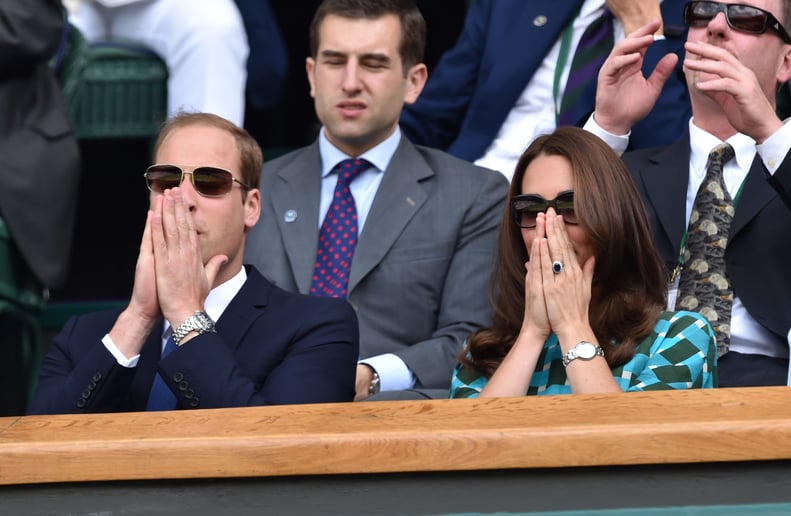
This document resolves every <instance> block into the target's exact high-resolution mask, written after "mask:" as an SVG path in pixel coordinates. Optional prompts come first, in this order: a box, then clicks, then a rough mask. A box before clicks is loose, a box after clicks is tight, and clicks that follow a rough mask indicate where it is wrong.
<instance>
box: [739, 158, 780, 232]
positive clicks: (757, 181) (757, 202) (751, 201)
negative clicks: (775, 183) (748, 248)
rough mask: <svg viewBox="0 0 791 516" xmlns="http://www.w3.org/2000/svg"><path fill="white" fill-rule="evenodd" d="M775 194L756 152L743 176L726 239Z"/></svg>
mask: <svg viewBox="0 0 791 516" xmlns="http://www.w3.org/2000/svg"><path fill="white" fill-rule="evenodd" d="M776 196H777V192H776V191H775V190H774V188H772V186H771V185H770V184H769V181H768V180H767V179H766V168H764V164H763V162H762V161H761V157H760V156H759V155H758V154H756V155H755V158H754V159H753V163H752V165H751V166H750V171H749V172H748V173H747V177H745V178H744V186H743V187H742V193H741V196H740V197H739V200H738V202H737V204H736V211H735V213H734V215H733V222H731V230H730V233H729V235H728V241H729V242H731V241H733V238H734V237H735V236H736V235H738V234H739V232H740V231H741V230H742V229H743V228H744V227H745V226H746V225H747V223H748V222H750V220H752V219H753V217H755V216H756V215H758V212H760V211H761V210H762V209H763V208H764V206H766V205H767V204H769V202H771V201H772V199H774V198H775V197H776Z"/></svg>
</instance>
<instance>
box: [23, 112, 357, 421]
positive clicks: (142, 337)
mask: <svg viewBox="0 0 791 516" xmlns="http://www.w3.org/2000/svg"><path fill="white" fill-rule="evenodd" d="M154 158H155V163H157V164H156V165H153V166H151V167H149V168H148V170H147V171H146V173H145V179H146V184H147V185H148V188H149V190H150V191H151V195H150V203H151V205H150V210H149V212H148V216H147V219H146V224H145V229H144V231H143V239H142V242H141V245H140V254H139V256H138V261H137V266H136V269H135V282H134V287H133V290H132V298H131V300H130V301H129V305H128V306H127V307H126V308H125V309H123V310H121V311H120V313H119V311H108V312H100V313H95V314H89V315H84V316H79V317H76V318H72V319H71V320H70V321H69V322H67V323H66V325H65V326H64V328H63V330H62V332H61V333H60V334H59V335H58V336H57V337H56V338H55V340H54V342H53V344H52V345H51V346H50V349H49V351H48V352H47V354H46V356H45V357H44V360H43V363H42V366H41V371H40V377H39V384H38V389H37V392H36V394H35V396H34V399H33V401H32V403H31V405H30V407H29V412H30V413H35V414H39V413H64V412H75V413H82V412H118V411H139V410H172V409H192V408H221V407H239V406H249V405H272V404H289V403H319V402H339V401H351V399H352V398H353V396H354V372H355V367H356V364H357V353H358V330H357V322H356V318H355V314H354V311H353V310H352V308H351V307H350V306H349V305H348V303H346V302H345V301H341V300H337V299H321V298H312V297H308V296H302V295H298V294H293V293H289V292H285V291H283V290H281V289H279V288H277V287H275V286H274V285H272V284H271V283H270V282H269V281H267V280H266V279H265V278H264V277H263V276H261V274H259V273H258V271H257V270H256V269H255V267H252V266H249V265H247V266H243V264H242V255H243V251H244V244H245V239H246V236H247V231H248V229H249V228H250V227H252V226H253V225H254V224H255V223H256V221H257V220H258V217H259V214H260V206H261V194H260V192H259V190H258V189H257V188H254V187H251V186H250V185H256V184H258V181H259V177H260V173H261V166H262V161H263V160H262V156H261V150H260V148H259V147H258V145H257V144H256V143H255V140H253V139H252V137H251V136H250V135H249V134H248V133H247V132H246V131H244V130H243V129H240V128H239V127H237V126H235V125H234V124H232V123H231V122H229V121H227V120H225V119H223V118H220V117H218V116H216V115H211V114H202V113H196V114H181V115H177V116H176V117H174V118H172V119H170V120H169V121H168V122H166V124H165V126H164V127H163V129H162V131H161V133H160V136H159V139H158V140H157V143H156V146H155V150H154Z"/></svg>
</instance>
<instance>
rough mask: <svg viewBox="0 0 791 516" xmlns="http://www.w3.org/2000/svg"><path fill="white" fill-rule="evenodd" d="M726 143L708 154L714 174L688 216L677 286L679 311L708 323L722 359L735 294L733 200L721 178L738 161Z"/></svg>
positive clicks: (709, 176)
mask: <svg viewBox="0 0 791 516" xmlns="http://www.w3.org/2000/svg"><path fill="white" fill-rule="evenodd" d="M733 156H734V151H733V147H731V146H730V145H729V144H727V143H722V144H720V145H717V146H716V147H715V148H714V150H713V151H711V154H709V168H708V170H707V171H706V177H705V178H704V179H703V183H701V185H700V188H699V189H698V194H697V196H696V197H695V204H694V205H693V206H692V213H691V214H690V216H689V228H688V229H687V244H686V247H685V249H684V268H683V270H682V271H681V278H680V280H679V286H678V298H679V300H680V301H679V306H680V307H681V308H683V309H685V310H692V311H696V312H699V313H700V314H701V315H703V316H704V317H706V319H708V320H709V322H710V323H711V325H712V327H713V328H714V332H715V334H716V337H717V355H718V356H722V355H724V354H725V353H727V352H728V345H729V343H730V334H731V326H730V324H731V307H732V306H733V289H732V288H731V283H730V280H729V279H728V272H727V270H726V268H725V248H726V247H727V245H728V232H729V231H730V227H731V220H733V213H734V208H733V200H732V199H731V196H730V194H728V190H727V188H726V187H725V182H724V181H723V178H722V167H723V166H724V165H725V163H727V162H728V161H730V160H731V159H733Z"/></svg>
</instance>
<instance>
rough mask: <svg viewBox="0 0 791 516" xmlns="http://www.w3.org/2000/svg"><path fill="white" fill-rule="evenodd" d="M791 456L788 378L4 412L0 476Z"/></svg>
mask: <svg viewBox="0 0 791 516" xmlns="http://www.w3.org/2000/svg"><path fill="white" fill-rule="evenodd" d="M788 459H791V389H789V388H785V387H773V388H751V389H718V390H695V391H675V392H653V393H629V394H619V395H578V396H552V397H542V398H534V397H531V398H501V399H490V400H436V401H419V402H418V401H401V402H375V403H354V404H352V403H347V404H324V405H298V406H297V405H295V406H279V407H258V408H244V409H222V410H196V411H175V412H160V413H126V414H97V415H58V416H27V417H16V418H0V484H5V485H8V484H35V483H44V482H83V481H93V480H139V479H199V478H223V477H226V478H230V477H277V476H284V475H325V474H347V473H393V472H436V471H472V470H491V469H512V468H519V469H524V468H528V469H529V468H563V467H578V466H606V465H610V466H618V465H642V464H683V463H693V462H695V463H710V462H738V461H764V460H788Z"/></svg>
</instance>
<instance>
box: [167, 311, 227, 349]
mask: <svg viewBox="0 0 791 516" xmlns="http://www.w3.org/2000/svg"><path fill="white" fill-rule="evenodd" d="M193 331H196V332H198V335H200V334H201V333H206V332H212V333H217V330H215V329H214V321H212V320H211V317H209V316H208V315H207V314H206V312H201V311H200V310H198V311H197V312H195V313H194V314H192V315H190V316H189V317H188V318H187V320H186V321H184V322H183V323H181V324H179V327H178V328H175V329H174V330H173V342H175V343H176V345H177V346H180V345H181V344H180V342H181V339H183V338H184V337H186V336H187V335H188V334H189V333H192V332H193Z"/></svg>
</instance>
